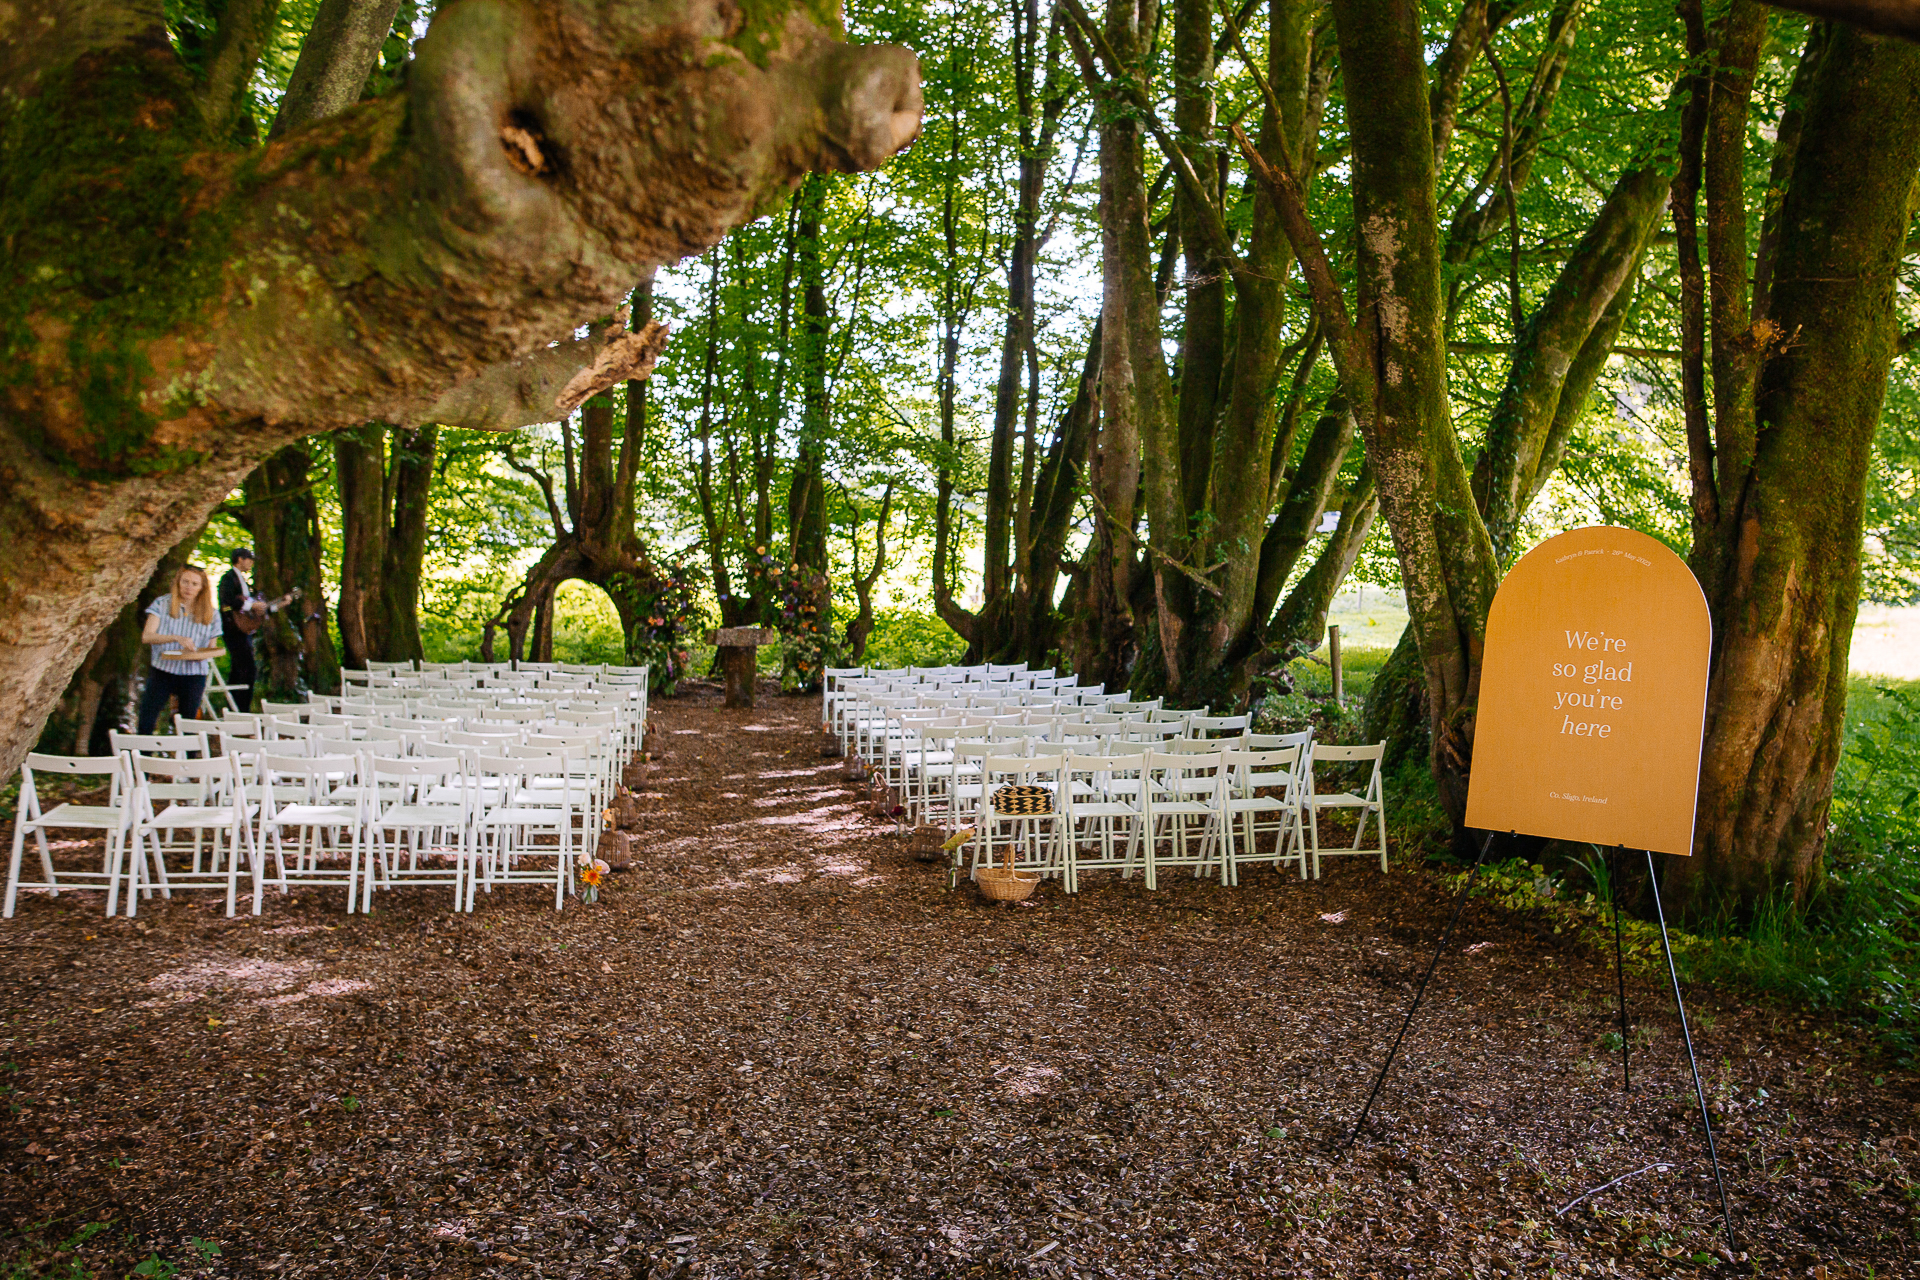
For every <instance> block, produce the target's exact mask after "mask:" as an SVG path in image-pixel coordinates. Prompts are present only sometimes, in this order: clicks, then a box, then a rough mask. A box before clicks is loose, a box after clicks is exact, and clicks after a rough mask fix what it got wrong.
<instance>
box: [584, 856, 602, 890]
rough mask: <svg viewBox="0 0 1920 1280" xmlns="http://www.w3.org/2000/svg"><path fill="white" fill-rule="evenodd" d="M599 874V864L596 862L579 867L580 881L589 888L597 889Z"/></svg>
mask: <svg viewBox="0 0 1920 1280" xmlns="http://www.w3.org/2000/svg"><path fill="white" fill-rule="evenodd" d="M601 874H602V873H601V870H600V864H599V863H598V862H596V863H594V864H593V865H592V866H590V867H582V868H581V869H580V883H582V884H584V885H586V886H587V887H588V888H590V889H598V888H599V887H600V876H601Z"/></svg>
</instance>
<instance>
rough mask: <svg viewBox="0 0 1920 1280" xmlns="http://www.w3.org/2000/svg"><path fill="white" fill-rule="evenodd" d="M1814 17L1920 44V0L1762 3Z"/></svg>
mask: <svg viewBox="0 0 1920 1280" xmlns="http://www.w3.org/2000/svg"><path fill="white" fill-rule="evenodd" d="M1763 2H1764V3H1766V4H1769V5H1772V6H1773V7H1774V8H1776V9H1792V10H1794V11H1795V12H1796V13H1808V14H1812V15H1813V16H1814V17H1816V18H1833V19H1836V20H1837V21H1840V22H1850V23H1852V24H1853V25H1854V26H1856V27H1861V28H1864V29H1865V30H1868V31H1873V32H1877V33H1878V34H1880V35H1883V36H1897V37H1899V38H1900V39H1902V40H1916V41H1920V0H1763Z"/></svg>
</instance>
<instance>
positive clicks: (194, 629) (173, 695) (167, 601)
mask: <svg viewBox="0 0 1920 1280" xmlns="http://www.w3.org/2000/svg"><path fill="white" fill-rule="evenodd" d="M140 642H141V643H142V644H145V645H149V646H151V648H152V652H153V666H152V667H151V668H150V669H149V670H148V671H147V687H146V690H145V691H144V692H143V693H141V695H140V729H139V731H140V732H141V733H152V732H153V727H154V725H155V724H156V723H157V722H158V721H159V719H160V712H161V711H162V710H163V709H164V708H165V707H166V705H167V703H169V702H172V703H174V705H175V706H176V707H177V708H178V709H177V710H176V711H175V712H174V718H175V719H176V720H191V719H194V718H195V717H197V716H198V715H199V714H200V695H201V694H202V693H203V692H205V690H206V687H207V669H208V667H209V665H210V664H211V660H212V659H213V658H217V657H219V656H220V654H221V653H222V652H223V650H222V649H221V648H220V620H219V616H218V615H217V614H216V613H215V612H214V608H213V588H212V587H211V586H210V585H208V583H207V571H206V570H205V569H202V568H201V567H200V566H199V565H197V564H189V565H182V566H181V568H180V571H179V572H178V573H176V574H174V575H173V590H172V591H170V592H168V593H167V594H166V595H164V596H161V597H160V598H159V599H158V600H155V601H154V602H153V603H152V604H150V605H148V606H147V623H146V628H145V629H144V630H143V631H141V633H140Z"/></svg>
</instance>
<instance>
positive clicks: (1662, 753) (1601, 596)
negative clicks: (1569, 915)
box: [1467, 525, 1713, 854]
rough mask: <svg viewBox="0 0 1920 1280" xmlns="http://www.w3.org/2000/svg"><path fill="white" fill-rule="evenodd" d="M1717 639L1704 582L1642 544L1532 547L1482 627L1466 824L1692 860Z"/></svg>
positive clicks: (1581, 537) (1572, 541)
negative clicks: (1709, 673)
mask: <svg viewBox="0 0 1920 1280" xmlns="http://www.w3.org/2000/svg"><path fill="white" fill-rule="evenodd" d="M1712 641H1713V623H1712V621H1711V619H1710V618H1709V617H1708V615H1707V601H1706V597H1705V596H1704V595H1702V594H1701V591H1700V584H1699V583H1698V582H1696V581H1695V580H1694V577H1693V574H1692V572H1691V571H1690V570H1689V569H1688V568H1687V566H1686V564H1685V562H1684V561H1682V560H1681V559H1680V557H1678V556H1676V555H1674V554H1673V552H1671V551H1669V550H1668V549H1667V548H1666V546H1665V545H1664V544H1662V543H1661V542H1659V541H1657V540H1655V539H1653V538H1650V537H1648V536H1647V535H1646V534H1644V533H1636V532H1634V531H1633V530H1631V529H1616V528H1613V527H1612V526H1610V525H1592V526H1589V527H1588V528H1585V529H1574V530H1572V531H1570V532H1568V533H1563V534H1561V535H1560V536H1558V537H1556V538H1549V539H1547V540H1546V541H1545V542H1543V543H1541V544H1540V545H1539V546H1537V547H1535V548H1534V549H1533V550H1532V551H1529V552H1528V553H1527V554H1526V555H1525V556H1524V557H1522V558H1521V560H1520V563H1518V564H1516V565H1515V566H1514V567H1513V571H1512V572H1511V573H1509V574H1508V575H1507V577H1506V581H1504V582H1502V583H1501V584H1500V590H1499V592H1498V593H1497V594H1496V595H1495V596H1494V598H1493V610H1492V612H1491V613H1490V614H1489V615H1488V617H1487V649H1486V657H1485V661H1484V662H1483V664H1482V666H1481V672H1480V705H1479V712H1478V716H1477V723H1476V725H1475V728H1474V735H1473V771H1472V773H1471V775H1470V776H1469V779H1468V785H1467V825H1468V826H1470V827H1478V828H1480V829H1481V830H1483V831H1518V832H1521V833H1523V834H1525V835H1534V836H1548V837H1551V838H1553V839H1559V840H1580V841H1586V842H1590V843H1593V844H1598V845H1622V846H1624V847H1626V848H1629V849H1650V850H1652V851H1653V852H1655V853H1679V854H1686V853H1691V852H1692V851H1693V809H1694V799H1695V796H1696V794H1697V792H1698V790H1699V785H1700V734H1701V726H1702V724H1703V722H1704V719H1705V716H1706V708H1707V663H1708V655H1709V650H1710V648H1711V646H1712Z"/></svg>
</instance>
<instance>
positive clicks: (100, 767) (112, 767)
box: [0, 751, 132, 919]
mask: <svg viewBox="0 0 1920 1280" xmlns="http://www.w3.org/2000/svg"><path fill="white" fill-rule="evenodd" d="M35 770H39V771H40V772H41V773H43V774H59V775H61V776H63V777H68V778H82V777H93V778H101V777H104V778H105V779H107V802H106V803H105V804H57V805H55V806H54V807H53V808H51V809H47V808H44V807H43V806H42V804H41V801H40V792H39V790H38V789H37V787H36V785H35V783H34V777H33V775H34V771H35ZM129 799H130V798H129V795H128V787H127V774H126V767H125V761H124V760H123V759H122V758H121V757H120V756H118V755H112V756H54V755H43V754H41V753H40V752H38V751H30V752H28V753H27V758H26V759H25V760H23V761H22V762H21V764H20V805H19V808H18V809H17V810H16V811H15V814H14V820H13V855H12V857H11V859H10V860H9V861H8V863H7V899H6V904H5V910H3V911H0V917H6V918H9V919H10V918H11V917H12V916H13V908H14V903H15V901H16V900H17V898H18V896H19V893H20V890H22V889H44V890H45V891H47V892H48V893H50V894H52V895H53V896H54V897H56V898H57V897H59V896H60V891H61V890H62V889H83V888H84V889H105V890H106V891H107V914H108V915H109V916H111V915H112V914H113V913H114V910H115V909H116V908H117V907H118V906H119V894H120V877H121V871H122V867H123V859H124V857H125V855H126V840H127V831H128V829H129V826H130V822H131V815H132V806H131V804H130V803H129ZM63 830H73V831H104V832H105V833H106V848H105V849H104V851H103V856H102V858H101V864H100V870H98V871H67V872H58V871H56V870H55V869H54V865H53V851H52V849H51V848H49V847H48V844H47V832H49V831H63ZM29 833H31V834H32V836H33V840H34V844H35V845H36V847H37V849H38V851H39V854H40V871H41V874H42V875H43V876H44V877H45V878H44V879H41V880H22V879H21V878H20V860H21V856H22V854H23V853H24V852H25V849H26V838H27V836H28V834H29ZM63 875H64V876H65V879H64V880H62V878H61V877H62V876H63Z"/></svg>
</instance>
